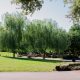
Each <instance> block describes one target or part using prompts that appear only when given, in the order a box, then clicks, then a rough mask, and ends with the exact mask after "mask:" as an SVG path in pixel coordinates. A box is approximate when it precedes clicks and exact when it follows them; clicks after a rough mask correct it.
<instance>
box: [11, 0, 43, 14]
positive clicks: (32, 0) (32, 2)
mask: <svg viewBox="0 0 80 80" xmlns="http://www.w3.org/2000/svg"><path fill="white" fill-rule="evenodd" d="M12 2H14V3H16V4H17V5H18V4H21V8H22V9H23V12H24V13H25V14H29V13H33V12H34V11H35V10H40V8H41V7H42V4H43V0H12Z"/></svg>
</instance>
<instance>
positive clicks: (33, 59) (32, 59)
mask: <svg viewBox="0 0 80 80" xmlns="http://www.w3.org/2000/svg"><path fill="white" fill-rule="evenodd" d="M3 57H5V58H10V59H17V60H29V61H39V62H49V63H58V62H63V61H59V60H48V59H36V58H20V57H15V58H13V57H8V56H3Z"/></svg>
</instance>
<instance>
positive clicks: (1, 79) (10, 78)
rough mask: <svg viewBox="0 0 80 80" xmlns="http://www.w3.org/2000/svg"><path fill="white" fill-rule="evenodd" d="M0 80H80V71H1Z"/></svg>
mask: <svg viewBox="0 0 80 80" xmlns="http://www.w3.org/2000/svg"><path fill="white" fill-rule="evenodd" d="M0 80H80V71H66V72H65V71H62V72H57V71H54V72H1V73H0Z"/></svg>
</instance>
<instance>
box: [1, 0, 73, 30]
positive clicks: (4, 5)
mask: <svg viewBox="0 0 80 80" xmlns="http://www.w3.org/2000/svg"><path fill="white" fill-rule="evenodd" d="M16 11H19V10H18V9H17V6H16V5H14V4H11V0H0V21H1V19H2V16H3V14H5V13H6V12H9V13H15V12H16ZM68 13H69V8H68V6H64V3H63V0H51V1H50V0H44V4H43V7H42V8H41V10H39V11H35V13H33V14H32V15H28V16H27V18H28V19H30V20H33V19H39V20H44V19H52V20H53V21H56V22H57V23H58V26H59V27H61V28H63V29H65V30H67V31H68V30H69V29H70V27H71V25H72V22H71V20H70V19H69V18H66V15H67V14H68Z"/></svg>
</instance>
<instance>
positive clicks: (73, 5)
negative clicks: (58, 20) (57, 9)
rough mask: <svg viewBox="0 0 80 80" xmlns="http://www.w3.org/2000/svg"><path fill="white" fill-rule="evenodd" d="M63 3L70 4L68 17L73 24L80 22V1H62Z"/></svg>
mask: <svg viewBox="0 0 80 80" xmlns="http://www.w3.org/2000/svg"><path fill="white" fill-rule="evenodd" d="M64 2H65V3H67V4H70V14H69V15H68V16H69V17H70V18H71V19H72V20H73V21H74V22H75V21H77V22H79V21H80V0H64Z"/></svg>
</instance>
